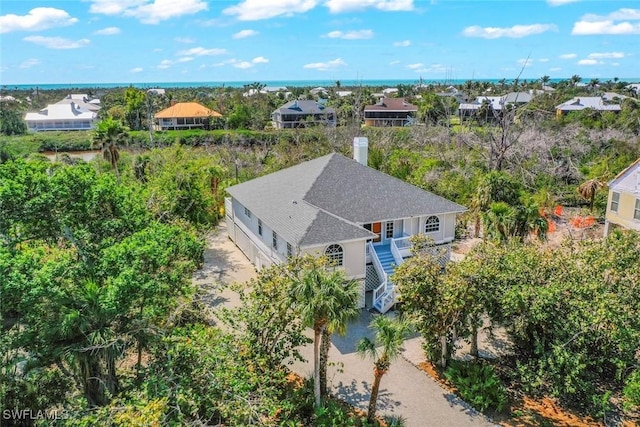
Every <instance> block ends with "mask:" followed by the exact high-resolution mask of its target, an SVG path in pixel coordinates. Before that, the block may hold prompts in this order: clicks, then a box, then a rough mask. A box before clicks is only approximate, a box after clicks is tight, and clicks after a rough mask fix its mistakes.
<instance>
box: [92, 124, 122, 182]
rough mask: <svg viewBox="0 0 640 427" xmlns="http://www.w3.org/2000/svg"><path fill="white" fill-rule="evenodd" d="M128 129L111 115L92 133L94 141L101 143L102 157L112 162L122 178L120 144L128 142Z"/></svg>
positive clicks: (117, 174) (117, 173)
mask: <svg viewBox="0 0 640 427" xmlns="http://www.w3.org/2000/svg"><path fill="white" fill-rule="evenodd" d="M126 138H127V129H126V128H125V127H124V126H122V124H121V123H120V122H118V121H117V120H114V119H112V118H110V117H108V118H106V119H104V120H102V121H100V122H99V123H98V125H97V126H96V129H95V131H94V132H93V135H92V142H93V143H94V144H100V149H101V150H102V157H103V158H104V159H105V160H106V161H108V162H109V163H110V164H111V168H112V169H113V171H114V172H115V174H116V177H117V178H118V180H120V170H119V169H118V160H120V147H119V145H120V144H123V143H124V142H126Z"/></svg>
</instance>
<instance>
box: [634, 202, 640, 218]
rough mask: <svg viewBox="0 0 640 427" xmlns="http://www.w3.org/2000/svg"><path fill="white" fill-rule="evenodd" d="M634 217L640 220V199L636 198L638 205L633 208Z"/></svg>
mask: <svg viewBox="0 0 640 427" xmlns="http://www.w3.org/2000/svg"><path fill="white" fill-rule="evenodd" d="M633 219H636V220H638V221H640V199H636V206H635V209H634V210H633Z"/></svg>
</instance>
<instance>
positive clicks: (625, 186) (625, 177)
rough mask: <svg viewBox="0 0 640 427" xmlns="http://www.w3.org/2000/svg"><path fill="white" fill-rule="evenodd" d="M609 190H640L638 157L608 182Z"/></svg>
mask: <svg viewBox="0 0 640 427" xmlns="http://www.w3.org/2000/svg"><path fill="white" fill-rule="evenodd" d="M608 185H609V189H610V190H627V191H637V190H640V158H639V159H637V160H636V161H635V162H633V163H631V165H629V167H627V168H626V169H624V170H623V171H622V172H620V173H619V174H618V175H616V177H615V178H613V179H612V180H611V181H609V183H608Z"/></svg>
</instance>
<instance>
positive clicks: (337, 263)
mask: <svg viewBox="0 0 640 427" xmlns="http://www.w3.org/2000/svg"><path fill="white" fill-rule="evenodd" d="M324 255H325V256H326V257H327V259H328V260H329V262H330V263H331V266H332V267H342V266H343V265H344V248H343V247H342V246H341V245H339V244H337V243H333V244H331V245H329V246H327V247H326V249H325V250H324Z"/></svg>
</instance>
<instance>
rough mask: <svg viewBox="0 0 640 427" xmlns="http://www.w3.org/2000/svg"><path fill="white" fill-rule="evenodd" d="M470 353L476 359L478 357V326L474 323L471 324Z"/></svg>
mask: <svg viewBox="0 0 640 427" xmlns="http://www.w3.org/2000/svg"><path fill="white" fill-rule="evenodd" d="M469 353H471V355H472V356H473V357H475V358H476V359H477V358H478V356H479V354H478V326H477V325H476V324H475V323H474V324H473V326H471V349H470V350H469Z"/></svg>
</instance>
